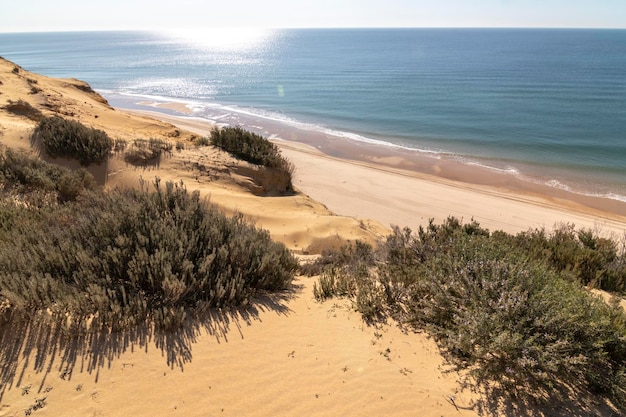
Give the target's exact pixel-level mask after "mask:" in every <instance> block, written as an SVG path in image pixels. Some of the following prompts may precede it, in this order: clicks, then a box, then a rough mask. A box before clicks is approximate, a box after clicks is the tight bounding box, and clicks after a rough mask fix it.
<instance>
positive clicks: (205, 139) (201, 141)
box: [193, 136, 211, 147]
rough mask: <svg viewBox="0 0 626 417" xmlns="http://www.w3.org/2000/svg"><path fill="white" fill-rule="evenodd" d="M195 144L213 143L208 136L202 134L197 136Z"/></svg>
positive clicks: (207, 144)
mask: <svg viewBox="0 0 626 417" xmlns="http://www.w3.org/2000/svg"><path fill="white" fill-rule="evenodd" d="M193 144H194V145H195V146H198V147H199V146H209V145H210V144H211V139H209V138H208V137H206V136H200V137H198V138H195V139H194V141H193Z"/></svg>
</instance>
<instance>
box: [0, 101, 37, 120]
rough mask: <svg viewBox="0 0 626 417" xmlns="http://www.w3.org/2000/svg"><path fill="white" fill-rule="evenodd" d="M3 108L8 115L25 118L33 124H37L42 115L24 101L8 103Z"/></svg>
mask: <svg viewBox="0 0 626 417" xmlns="http://www.w3.org/2000/svg"><path fill="white" fill-rule="evenodd" d="M4 108H5V109H6V110H7V111H8V112H10V113H13V114H16V115H18V116H24V117H27V118H29V119H30V120H33V121H35V122H39V121H40V120H41V119H42V118H43V113H41V111H40V110H39V109H37V108H35V107H33V106H32V105H31V104H30V103H29V102H27V101H24V100H17V101H9V103H8V104H7V105H6V106H4Z"/></svg>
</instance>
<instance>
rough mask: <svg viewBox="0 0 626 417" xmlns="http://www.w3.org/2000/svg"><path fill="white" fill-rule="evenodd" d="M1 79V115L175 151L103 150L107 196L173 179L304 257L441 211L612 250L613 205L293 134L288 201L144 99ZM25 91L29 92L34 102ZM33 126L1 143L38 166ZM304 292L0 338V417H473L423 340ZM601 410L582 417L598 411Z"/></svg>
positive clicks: (618, 233) (625, 224) (621, 214)
mask: <svg viewBox="0 0 626 417" xmlns="http://www.w3.org/2000/svg"><path fill="white" fill-rule="evenodd" d="M15 68H18V70H15ZM0 80H1V81H2V83H1V84H0V106H5V105H6V104H7V103H8V102H9V101H17V100H26V101H28V102H29V103H30V104H31V105H32V106H35V107H37V108H38V109H41V111H42V112H44V114H45V115H51V114H59V115H63V116H64V117H68V118H72V119H74V120H79V121H81V122H83V123H84V124H86V125H88V126H92V127H95V128H98V129H103V130H105V131H106V132H107V133H108V134H109V135H110V136H111V137H113V138H115V139H123V140H126V141H128V142H131V141H133V140H134V139H137V138H145V139H147V138H151V137H155V138H160V139H163V140H167V141H170V142H172V143H178V144H180V147H179V149H176V150H173V151H172V152H171V153H169V154H167V155H164V156H163V157H162V158H161V159H160V160H158V161H156V162H154V163H150V164H145V165H133V164H130V163H128V162H126V161H125V160H124V158H123V156H122V155H118V154H115V155H113V156H112V157H111V158H110V159H109V161H108V162H107V163H106V164H103V165H101V166H95V167H90V171H91V172H92V174H94V176H95V178H96V179H97V180H98V181H99V183H100V184H102V185H103V186H104V187H105V188H108V189H111V188H114V187H136V186H138V184H139V183H140V181H142V180H146V181H152V180H154V178H156V177H159V178H161V179H162V180H164V181H167V180H172V181H183V182H184V184H185V185H186V186H187V187H188V188H189V189H191V190H198V191H200V193H201V194H202V195H203V196H205V197H206V198H207V199H209V200H210V201H211V202H212V203H214V204H216V205H218V206H219V207H221V208H222V209H223V210H224V211H226V212H227V213H235V212H240V213H242V214H243V215H244V216H245V217H246V218H247V219H249V220H250V221H253V222H255V223H256V224H257V225H258V226H259V227H262V228H265V229H267V230H269V232H270V234H271V236H272V238H273V239H275V240H277V241H280V242H282V243H284V244H285V245H286V246H287V247H288V248H290V249H291V250H292V251H293V252H294V253H296V254H298V256H301V257H302V258H306V257H307V256H310V255H315V254H319V253H321V252H322V251H323V250H324V249H327V248H331V247H337V246H339V245H342V244H345V243H346V242H348V241H355V240H362V241H366V242H370V243H375V242H376V241H377V240H378V239H381V238H384V236H385V235H386V234H387V233H389V230H390V227H391V225H398V226H402V227H404V226H408V227H411V228H416V227H418V226H419V225H425V224H427V222H428V219H430V218H433V219H435V221H436V222H439V221H441V220H443V219H445V218H446V217H447V216H450V215H452V216H456V217H459V218H463V219H464V220H466V221H469V220H470V219H471V218H474V219H476V220H477V221H479V222H480V223H481V224H482V225H483V226H485V227H488V228H489V229H492V230H496V229H502V230H505V231H508V232H513V233H514V232H518V231H523V230H527V229H528V228H534V227H546V228H547V229H548V230H550V229H551V228H552V226H553V225H554V224H557V223H574V224H575V225H576V226H577V227H579V228H580V227H587V228H592V229H595V230H599V231H600V233H601V234H604V235H612V236H614V237H617V238H621V237H623V236H624V233H625V232H626V209H625V206H624V205H623V204H618V203H615V202H613V201H600V200H599V199H598V201H588V200H587V199H583V200H581V199H580V198H578V197H575V196H574V197H572V198H569V197H568V195H566V194H561V193H558V192H553V193H550V192H548V191H549V190H544V189H539V188H536V187H535V188H533V187H530V186H529V187H526V186H523V184H522V185H520V184H517V183H511V182H510V181H509V180H506V179H502V178H495V177H494V176H490V175H486V176H485V179H484V180H481V178H482V177H481V175H483V174H479V173H477V172H474V171H472V172H470V171H467V172H466V171H464V169H465V168H463V167H457V166H452V165H448V164H447V163H445V161H443V162H442V161H439V162H437V161H429V163H430V165H428V167H427V168H424V166H423V165H420V166H421V168H419V169H417V168H415V164H418V162H416V161H412V160H411V159H410V158H406V157H404V156H402V155H400V156H399V155H389V154H385V153H381V152H379V151H376V150H375V149H374V150H373V152H372V153H367V152H365V150H363V149H361V148H359V147H353V148H350V147H349V144H345V143H341V144H338V145H337V144H328V143H327V144H326V146H321V147H317V146H312V144H311V142H310V140H309V141H307V140H304V139H303V138H300V139H302V140H298V141H288V140H284V138H276V139H274V140H275V143H276V144H278V145H279V146H280V148H281V149H282V152H283V155H284V156H286V157H287V158H288V159H290V160H291V161H292V162H293V163H294V164H295V166H296V174H295V186H296V187H297V189H298V193H296V194H295V195H292V196H280V197H275V196H271V197H269V196H264V195H263V194H262V192H260V191H259V185H258V184H259V183H258V181H259V178H258V176H259V173H258V172H257V171H255V170H254V167H251V166H250V165H249V164H247V163H243V162H241V161H237V160H235V159H233V158H231V157H230V156H228V155H227V154H225V153H224V152H221V151H219V150H216V149H213V148H212V147H196V146H194V145H193V140H194V139H195V138H197V137H198V136H201V135H206V134H208V132H209V131H210V129H211V128H212V125H211V124H210V123H208V122H206V121H202V120H198V119H193V118H189V117H186V116H187V115H186V114H185V113H184V112H183V111H184V108H181V107H180V105H177V104H174V105H171V104H166V105H165V106H166V108H167V109H168V110H174V111H180V116H173V115H171V114H165V113H162V112H155V111H154V106H153V105H152V104H151V103H146V105H145V108H146V110H142V111H139V110H137V109H135V110H133V111H124V110H121V109H114V108H112V107H110V106H109V105H108V103H106V101H105V100H103V99H102V98H101V97H100V96H99V95H98V94H96V93H93V92H90V91H89V89H88V88H87V87H86V84H85V83H83V82H81V81H78V80H74V79H53V78H48V77H44V76H41V75H38V74H34V73H30V72H28V71H26V70H24V69H22V68H19V67H16V66H15V64H13V63H10V62H8V61H5V60H2V59H0ZM28 80H31V81H28ZM33 85H36V87H37V88H38V89H40V92H38V93H36V94H31V93H30V91H31V90H32V87H33ZM34 126H35V123H34V122H33V121H31V120H28V119H27V118H25V117H23V116H20V115H16V114H13V113H11V112H9V111H7V110H6V109H5V108H4V107H2V108H0V144H1V145H2V146H6V147H10V148H14V149H20V148H21V149H25V150H27V151H29V152H32V153H33V154H38V152H37V149H33V148H32V147H31V141H30V139H29V138H30V134H31V132H32V130H33V128H34ZM331 145H333V146H331ZM350 149H352V151H350ZM349 152H353V154H352V155H351V157H350V158H346V157H345V154H346V153H349ZM40 156H41V157H42V158H44V159H46V160H48V161H50V162H53V163H60V164H65V165H68V166H78V165H77V163H76V162H72V161H64V160H60V159H51V158H48V157H45V156H44V155H40ZM342 156H344V157H342ZM429 171H430V172H429ZM435 174H437V175H435ZM472 175H474V176H473V177H472ZM459 179H463V181H459ZM313 282H314V279H313V278H306V277H297V278H296V281H295V282H294V285H293V288H292V289H291V290H289V291H286V292H284V293H281V294H277V295H272V296H267V297H262V298H259V299H258V300H257V301H256V302H255V303H254V304H253V305H252V306H251V307H250V308H248V309H233V310H223V311H214V312H213V313H211V314H209V315H208V316H207V317H206V319H205V320H199V321H196V322H190V323H188V324H187V326H185V328H183V329H182V330H180V331H178V332H174V333H168V334H165V335H163V334H155V333H154V332H153V331H152V330H151V329H149V328H146V329H135V330H133V331H129V332H126V333H121V334H98V335H92V336H91V337H89V338H87V339H84V340H83V339H78V340H70V341H67V340H65V339H63V337H61V336H62V335H60V334H59V333H55V332H54V331H53V329H45V328H44V329H41V328H39V329H37V328H30V329H10V328H9V329H8V328H6V326H5V328H4V329H2V333H1V334H2V338H1V339H0V363H1V364H2V365H1V367H2V368H1V371H0V384H1V386H0V417H2V416H21V415H24V414H25V412H26V410H28V409H29V408H32V406H33V404H37V403H40V404H41V403H43V404H44V406H42V407H40V408H38V409H36V411H35V412H34V413H35V414H34V415H36V416H42V417H44V416H58V415H72V416H73V415H76V416H84V415H93V416H105V415H106V416H128V415H135V416H172V415H185V416H295V415H300V416H346V415H350V416H415V415H420V416H433V417H435V416H457V415H459V416H477V415H479V411H480V409H479V406H478V405H479V404H480V403H481V397H480V395H479V394H477V393H472V392H469V391H467V390H466V391H463V390H461V385H460V383H459V377H460V376H459V375H458V374H456V373H454V372H447V367H446V365H445V361H444V359H443V357H442V355H441V354H440V352H439V350H438V348H437V346H436V344H435V343H434V341H433V340H431V339H429V338H428V337H427V335H425V334H414V333H412V332H406V331H404V330H402V329H401V328H400V327H398V326H397V324H396V323H393V322H389V323H386V324H380V325H377V326H368V325H366V324H365V323H364V322H363V321H362V319H361V317H360V316H359V315H358V313H356V312H354V311H353V308H352V306H351V304H350V302H348V301H345V300H330V301H326V302H323V303H319V302H317V301H315V299H314V297H313V294H312V286H313ZM38 401H39V402H38ZM598 407H599V408H598V410H589V411H590V412H594V413H595V412H597V413H603V412H605V411H606V410H605V409H603V408H602V406H600V405H598ZM510 411H511V410H510ZM537 413H538V414H537V415H548V414H549V415H561V414H559V413H558V412H556V414H554V413H553V412H552V411H551V410H537ZM510 415H516V412H515V409H512V411H511V413H510ZM607 415H608V414H607Z"/></svg>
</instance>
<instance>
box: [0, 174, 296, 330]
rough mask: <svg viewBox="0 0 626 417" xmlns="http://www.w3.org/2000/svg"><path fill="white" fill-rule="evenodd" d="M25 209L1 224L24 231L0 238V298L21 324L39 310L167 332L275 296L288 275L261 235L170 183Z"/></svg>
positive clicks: (287, 260)
mask: <svg viewBox="0 0 626 417" xmlns="http://www.w3.org/2000/svg"><path fill="white" fill-rule="evenodd" d="M27 211H28V210H27ZM27 211H26V212H23V213H21V214H17V213H13V214H11V216H12V217H11V218H9V219H8V220H5V222H4V223H6V224H10V223H13V224H15V222H18V221H21V220H20V219H21V218H22V217H23V216H27V217H28V222H24V223H23V224H25V225H26V227H23V228H22V227H19V228H18V227H7V228H5V229H4V234H0V237H1V239H0V299H5V300H7V301H8V302H9V303H10V305H11V309H12V311H13V312H12V314H13V315H14V316H15V317H21V318H22V319H24V320H28V319H31V318H34V317H42V316H45V314H43V313H44V312H47V313H48V314H50V315H52V318H60V319H62V318H64V317H67V316H69V317H71V318H72V320H73V321H74V325H77V326H79V325H80V326H85V323H87V321H88V320H89V319H93V323H92V325H94V326H97V325H100V326H105V327H108V328H113V329H120V328H126V327H128V326H131V325H134V324H136V323H141V322H144V321H150V322H154V323H155V324H156V325H157V327H159V328H163V329H171V328H176V327H178V326H180V325H181V324H182V322H183V320H184V319H185V317H187V316H188V315H189V314H195V313H196V312H198V311H202V310H204V309H206V308H209V307H222V306H226V305H242V304H243V305H245V304H247V303H249V302H250V299H251V297H252V296H254V294H255V293H257V292H258V291H275V290H281V289H284V288H286V287H287V286H288V285H289V284H290V282H291V280H292V279H293V276H294V272H295V270H296V269H297V261H296V260H295V259H294V258H293V257H292V255H291V254H290V253H289V251H288V250H287V249H286V248H285V247H284V246H283V245H281V244H278V243H275V242H273V241H272V240H271V239H270V237H269V233H268V232H267V231H263V230H258V229H256V228H255V227H253V226H252V225H249V224H248V223H246V222H245V221H244V220H243V219H242V217H241V216H234V217H226V216H225V215H223V214H222V213H220V212H219V211H218V210H217V209H216V208H214V207H212V206H209V205H208V204H206V203H205V202H203V201H202V200H201V199H200V197H199V194H198V193H197V192H194V193H189V192H188V191H187V190H186V189H185V188H184V187H183V186H182V185H177V184H173V183H167V184H166V185H165V186H162V185H161V184H160V182H159V181H158V180H157V182H156V183H155V187H154V191H149V190H148V189H147V187H144V189H142V190H140V191H125V192H121V191H116V192H111V193H108V194H103V193H99V194H98V193H94V194H93V195H91V196H90V198H89V199H82V200H81V201H80V203H68V204H65V205H63V206H59V207H57V208H56V209H54V210H50V211H45V212H42V211H31V212H30V213H27ZM20 216H22V217H20ZM0 220H1V219H0ZM1 230H2V229H0V231H1Z"/></svg>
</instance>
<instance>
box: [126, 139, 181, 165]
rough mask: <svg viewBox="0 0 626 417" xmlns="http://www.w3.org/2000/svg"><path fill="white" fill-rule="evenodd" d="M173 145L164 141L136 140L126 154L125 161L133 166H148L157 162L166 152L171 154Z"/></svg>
mask: <svg viewBox="0 0 626 417" xmlns="http://www.w3.org/2000/svg"><path fill="white" fill-rule="evenodd" d="M171 151H172V144H171V143H169V142H166V141H164V140H162V139H155V138H150V139H148V140H145V139H135V140H134V141H133V143H132V145H131V146H130V148H128V149H127V150H126V152H125V154H124V160H125V161H126V162H129V163H132V164H146V163H148V162H150V161H154V160H157V159H158V158H160V157H161V155H162V154H163V153H164V152H168V153H169V152H171Z"/></svg>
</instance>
